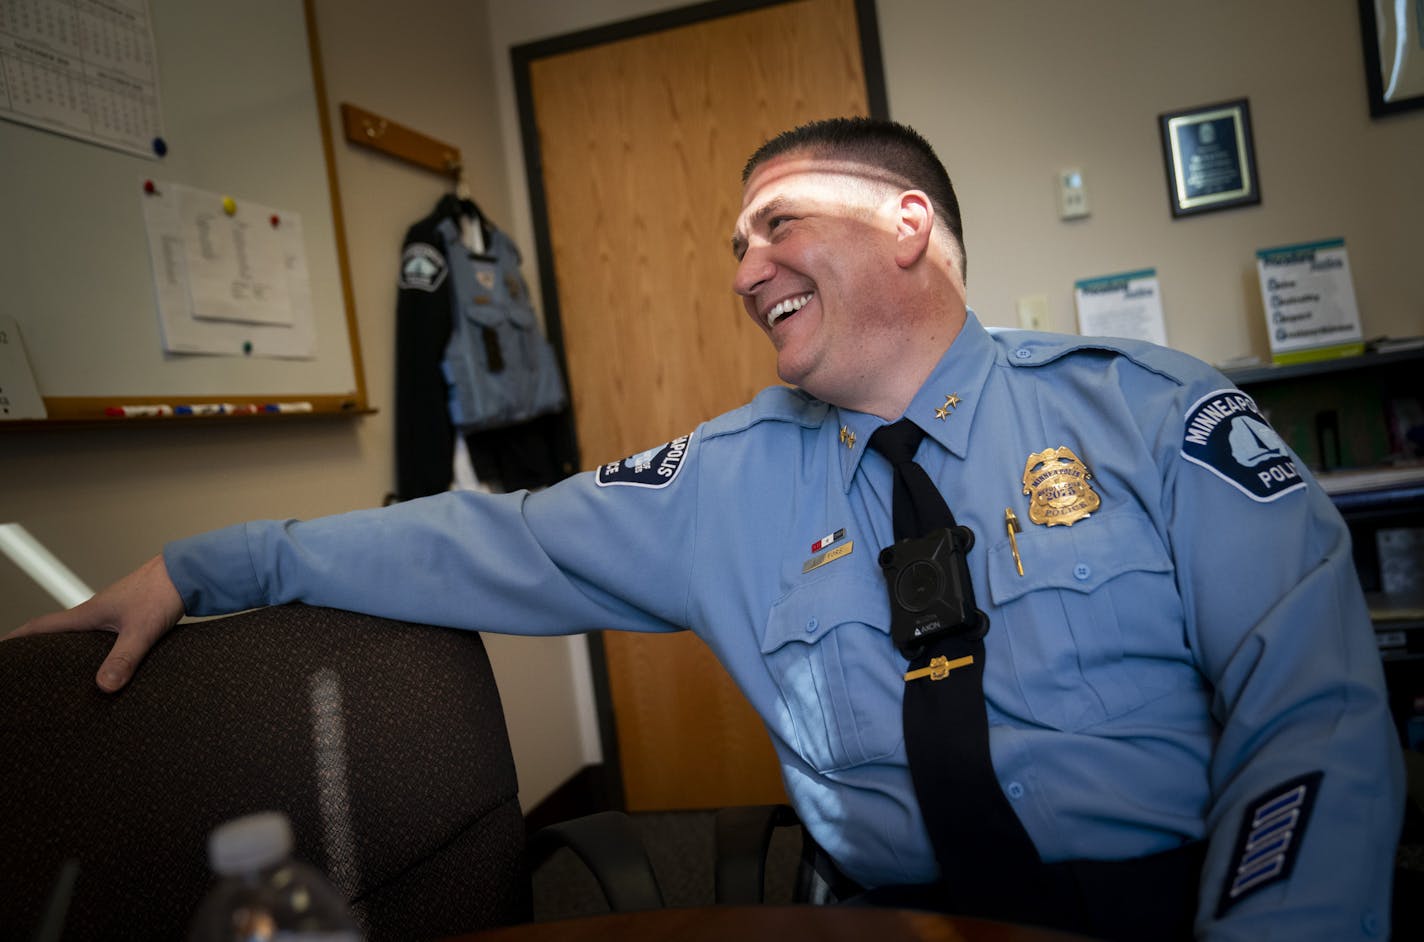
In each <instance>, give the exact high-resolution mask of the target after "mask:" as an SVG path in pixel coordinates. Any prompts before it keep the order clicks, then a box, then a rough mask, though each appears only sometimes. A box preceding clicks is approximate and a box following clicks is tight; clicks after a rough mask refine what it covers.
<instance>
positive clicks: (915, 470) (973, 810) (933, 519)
mask: <svg viewBox="0 0 1424 942" xmlns="http://www.w3.org/2000/svg"><path fill="white" fill-rule="evenodd" d="M924 435H925V433H924V431H923V430H921V429H920V428H919V427H918V426H916V425H915V424H914V422H912V421H911V420H909V419H901V420H900V421H899V422H896V423H894V424H893V425H887V426H884V427H882V428H880V429H878V430H876V432H875V434H873V435H872V436H870V447H871V448H872V449H874V450H875V451H878V452H879V453H880V454H882V455H884V456H885V457H886V458H888V459H889V460H890V463H891V464H892V465H893V466H894V468H895V490H894V503H893V515H894V522H895V541H896V543H897V545H899V544H900V541H902V540H906V539H914V538H918V537H923V536H927V535H930V534H933V533H934V532H935V531H937V530H940V529H942V528H948V529H949V530H950V531H951V533H952V532H953V531H955V529H956V524H955V521H954V514H953V513H951V512H950V509H949V505H948V504H946V503H945V501H944V497H943V496H942V495H941V494H940V492H939V489H938V488H936V487H935V485H934V482H933V481H931V480H930V476H929V475H928V474H927V473H925V469H924V468H922V467H920V466H919V465H918V464H916V463H915V460H914V459H915V450H916V449H917V448H918V447H919V445H920V442H921V440H922V439H923V438H924ZM961 529H962V528H961ZM964 536H965V537H968V542H969V543H970V544H972V537H969V534H968V532H967V531H964ZM962 545H963V544H962ZM968 550H969V546H967V545H966V546H965V548H964V552H966V553H967V552H968ZM964 576H965V579H966V580H967V571H966V572H965V574H964ZM891 604H892V605H894V604H895V602H894V597H893V594H892V600H891ZM979 617H980V618H983V617H984V616H983V615H982V614H979ZM984 627H987V622H984V623H983V624H981V625H980V626H978V628H977V630H976V629H975V628H973V627H971V628H970V629H969V630H963V631H954V630H951V631H950V632H948V633H947V634H940V635H937V636H934V637H932V638H930V639H929V640H928V641H927V642H926V643H925V644H924V645H923V646H922V647H921V648H920V649H919V650H918V651H915V650H914V648H913V646H910V650H909V652H908V653H907V656H909V657H911V660H910V669H909V671H908V673H907V678H910V677H913V678H914V679H907V680H906V682H905V700H904V724H905V752H906V754H907V756H908V758H909V763H910V777H911V778H912V779H913V781H914V785H915V796H916V798H917V799H918V800H919V803H920V812H921V814H922V815H923V817H924V820H925V826H926V828H927V829H928V831H929V837H930V842H931V843H932V844H933V845H934V849H935V857H936V859H937V860H938V861H939V864H940V875H941V881H942V882H943V883H944V884H945V885H946V887H947V890H948V891H949V892H950V893H951V894H952V895H953V896H954V897H955V898H956V899H964V900H967V901H973V903H972V904H973V905H975V906H976V907H978V906H979V905H980V904H984V903H987V904H988V908H987V909H986V910H984V911H985V912H986V913H991V912H992V911H993V910H996V909H999V908H1000V907H999V906H998V905H996V904H995V903H993V902H992V901H993V900H1007V899H1012V898H1014V897H1016V896H1019V895H1020V894H1021V893H1022V892H1024V891H1025V890H1026V889H1027V887H1026V886H1025V883H1026V882H1027V881H1024V880H1023V875H1024V874H1025V873H1026V872H1031V871H1033V870H1034V869H1036V868H1037V866H1038V863H1039V858H1038V852H1037V850H1035V848H1034V846H1033V841H1032V840H1030V839H1029V836H1028V833H1027V832H1026V831H1024V829H1023V825H1022V824H1021V823H1020V822H1019V819H1018V816H1017V815H1015V814H1014V810H1013V808H1012V807H1010V805H1009V802H1008V800H1007V799H1006V798H1005V797H1004V793H1003V791H1002V790H1001V789H1000V788H999V781H998V779H997V778H996V777H995V776H994V768H993V766H992V765H991V764H990V761H989V721H988V716H987V714H986V712H985V707H984V640H983V636H984V631H983V628H984ZM934 662H938V665H939V666H938V668H936V666H935V665H934ZM948 665H953V666H950V667H948V669H947V670H946V669H945V668H946V666H948ZM936 678H938V679H936Z"/></svg>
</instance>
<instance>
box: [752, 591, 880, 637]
mask: <svg viewBox="0 0 1424 942" xmlns="http://www.w3.org/2000/svg"><path fill="white" fill-rule="evenodd" d="M850 622H855V623H858V624H862V625H867V626H869V627H871V628H875V629H876V630H878V631H881V632H883V633H884V634H885V635H886V636H887V637H888V636H889V634H890V603H889V599H888V596H887V595H886V593H885V584H884V583H883V582H871V581H870V580H866V579H863V578H840V579H835V578H827V579H820V580H818V581H816V582H813V583H809V584H807V585H802V586H797V587H796V588H795V589H792V590H791V591H790V592H788V593H787V594H786V595H784V596H782V597H781V598H780V599H779V600H778V601H777V602H776V603H775V604H774V605H772V608H771V612H770V613H769V614H768V616H767V620H766V632H765V633H764V634H763V635H762V641H761V652H762V653H763V654H770V653H772V652H773V651H777V650H780V649H781V648H783V647H785V646H786V645H788V644H791V643H792V642H797V641H799V642H800V643H802V644H816V643H817V642H819V641H820V640H821V639H822V638H824V637H825V636H826V635H827V633H829V632H831V631H833V630H834V629H835V628H836V626H837V625H843V624H847V623H850Z"/></svg>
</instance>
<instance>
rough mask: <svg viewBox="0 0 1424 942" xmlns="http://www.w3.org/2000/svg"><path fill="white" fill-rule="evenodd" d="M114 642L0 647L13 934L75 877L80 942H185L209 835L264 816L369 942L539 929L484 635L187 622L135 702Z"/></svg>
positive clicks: (380, 625) (283, 621)
mask: <svg viewBox="0 0 1424 942" xmlns="http://www.w3.org/2000/svg"><path fill="white" fill-rule="evenodd" d="M111 642H112V638H111V636H109V635H104V634H97V633H80V634H63V635H48V636H41V637H29V638H17V639H14V640H10V641H5V642H3V643H0V802H3V808H4V811H3V812H0V938H12V937H13V938H25V937H27V936H28V935H30V934H31V933H33V932H34V930H35V928H36V927H37V926H38V925H39V924H40V922H41V919H42V914H43V911H44V908H45V904H46V897H47V896H48V895H49V893H50V890H51V888H52V887H53V886H54V885H55V883H56V881H57V879H58V878H59V875H60V873H61V870H62V869H63V868H64V864H65V862H66V861H67V860H71V859H75V860H77V861H78V865H79V872H78V877H77V880H76V881H75V884H74V893H73V897H72V900H71V903H70V908H69V913H68V917H67V920H66V923H65V926H66V931H65V937H66V938H74V939H87V938H144V939H168V938H181V937H183V936H184V934H185V933H186V931H187V926H188V922H189V920H190V919H191V918H192V915H193V913H194V911H195V910H196V908H197V905H198V903H199V901H200V899H201V898H202V896H203V894H204V893H205V892H206V891H207V889H208V887H209V886H210V885H211V883H212V879H213V878H212V877H211V875H210V873H209V871H208V867H207V860H206V839H207V835H208V833H209V831H211V829H212V828H213V827H215V826H216V825H218V824H220V823H222V822H223V821H226V820H229V819H231V818H234V817H237V816H239V815H243V814H247V813H250V812H253V811H261V810H280V811H284V812H286V813H287V815H288V816H289V817H290V818H291V820H292V827H293V831H294V833H295V838H296V851H295V852H296V855H297V856H298V857H299V858H301V859H304V860H306V861H308V862H309V863H312V864H314V865H315V866H317V867H319V868H321V869H322V870H323V871H325V872H326V873H327V874H328V875H329V876H330V877H331V878H332V881H333V883H335V884H336V886H337V888H338V889H339V890H340V891H341V892H342V893H344V894H345V895H346V897H347V899H348V900H350V901H351V904H352V908H353V911H354V912H355V914H356V916H357V918H358V920H360V921H361V922H362V923H363V926H364V928H365V929H366V932H367V938H368V939H372V940H380V939H384V938H392V939H420V938H430V937H436V936H441V935H452V934H456V933H460V932H467V931H471V930H475V929H479V928H484V927H488V926H494V925H504V924H509V923H513V922H521V921H526V920H528V919H529V918H530V916H531V905H530V900H529V892H530V891H529V879H528V873H527V869H526V866H525V861H524V823H523V817H522V815H521V813H520V809H519V802H518V786H517V783H516V780H515V773H514V762H513V757H512V755H511V753H510V748H509V740H508V736H507V733H506V730H505V725H504V713H503V710H502V709H501V707H500V702H499V694H498V691H497V689H496V687H495V683H494V678H493V675H492V674H491V672H490V667H489V661H488V659H487V657H486V655H485V650H484V645H483V643H482V642H481V640H480V637H479V635H478V634H476V633H474V632H464V631H454V630H450V629H442V628H432V627H429V626H423V625H411V624H405V623H401V622H394V621H389V620H385V619H379V618H371V617H368V616H363V615H355V614H352V613H349V612H342V611H336V610H332V609H320V608H311V607H306V606H300V605H291V606H282V607H278V608H268V609H259V610H256V611H252V612H246V613H243V614H240V615H235V616H231V617H228V618H223V619H216V620H212V621H208V622H203V623H198V624H193V625H185V626H182V627H180V628H178V629H176V630H174V631H172V632H169V634H168V636H167V637H165V638H164V639H163V641H162V642H160V643H159V644H158V645H156V646H155V648H154V650H153V651H152V652H151V653H150V655H149V657H148V659H147V660H146V661H145V663H144V665H143V666H142V667H141V668H140V670H139V671H138V673H137V674H136V675H135V677H134V679H133V680H132V681H131V682H130V684H129V686H128V688H126V689H125V690H124V691H122V692H121V693H119V694H117V695H106V694H104V693H101V692H100V691H99V690H98V688H97V687H95V686H94V682H93V676H94V673H95V671H96V670H97V669H98V666H99V663H100V661H101V660H102V659H103V657H104V654H105V653H106V652H107V650H108V648H109V646H110V644H111Z"/></svg>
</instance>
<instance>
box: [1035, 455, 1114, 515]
mask: <svg viewBox="0 0 1424 942" xmlns="http://www.w3.org/2000/svg"><path fill="white" fill-rule="evenodd" d="M1092 477H1093V475H1092V473H1091V472H1090V471H1089V470H1088V469H1087V467H1086V466H1085V465H1084V464H1083V462H1082V461H1081V460H1079V458H1078V456H1077V455H1075V454H1073V450H1072V449H1071V448H1068V447H1067V446H1066V445H1059V446H1058V447H1057V448H1045V449H1044V450H1043V451H1039V452H1034V453H1033V454H1031V455H1029V456H1028V461H1026V462H1024V473H1023V486H1024V487H1023V492H1024V495H1025V496H1027V497H1028V499H1029V500H1028V518H1029V519H1030V520H1032V521H1033V522H1034V523H1037V524H1041V525H1043V526H1049V527H1052V526H1057V525H1058V524H1063V525H1064V526H1069V527H1071V526H1072V525H1073V524H1075V523H1077V522H1078V521H1079V520H1082V519H1083V518H1084V517H1086V516H1088V515H1089V514H1091V513H1092V512H1093V511H1095V510H1097V509H1098V508H1099V507H1100V506H1102V503H1103V502H1102V499H1101V498H1099V497H1098V495H1097V493H1096V492H1094V491H1093V486H1092V485H1091V484H1089V483H1088V482H1089V481H1090V480H1091V479H1092Z"/></svg>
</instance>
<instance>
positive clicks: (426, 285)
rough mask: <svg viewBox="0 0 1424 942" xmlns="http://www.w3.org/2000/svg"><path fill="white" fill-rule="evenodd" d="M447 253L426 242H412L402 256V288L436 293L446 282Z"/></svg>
mask: <svg viewBox="0 0 1424 942" xmlns="http://www.w3.org/2000/svg"><path fill="white" fill-rule="evenodd" d="M445 273H446V265H445V253H444V252H441V251H440V250H439V249H437V248H435V246H433V245H427V244H426V243H424V242H412V243H411V244H409V245H407V246H406V247H405V251H404V252H403V253H402V254H401V267H400V287H401V288H413V289H415V290H416V291H434V290H435V289H436V288H439V287H440V285H441V284H443V283H444V281H445Z"/></svg>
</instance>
